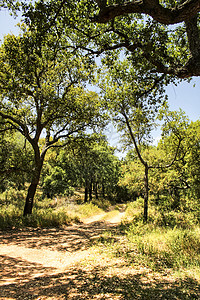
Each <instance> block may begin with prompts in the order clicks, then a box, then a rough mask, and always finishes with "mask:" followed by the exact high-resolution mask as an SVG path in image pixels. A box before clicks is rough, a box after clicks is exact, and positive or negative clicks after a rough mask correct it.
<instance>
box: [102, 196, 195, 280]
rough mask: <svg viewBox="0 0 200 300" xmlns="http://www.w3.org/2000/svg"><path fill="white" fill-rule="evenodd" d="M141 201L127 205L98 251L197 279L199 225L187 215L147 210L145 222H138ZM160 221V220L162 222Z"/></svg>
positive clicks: (139, 264)
mask: <svg viewBox="0 0 200 300" xmlns="http://www.w3.org/2000/svg"><path fill="white" fill-rule="evenodd" d="M142 207H143V203H142V200H141V199H138V201H135V202H132V203H129V204H128V205H127V209H126V215H125V219H124V221H123V222H122V223H121V225H120V226H119V227H118V238H117V239H116V233H114V234H113V233H112V232H106V233H105V234H104V235H103V236H102V237H101V238H100V239H99V241H98V246H99V250H100V251H102V250H103V251H104V252H105V251H107V253H108V255H111V257H112V256H115V257H120V258H124V259H125V261H126V264H128V265H130V266H131V265H132V266H134V267H136V266H138V267H139V266H140V267H141V266H144V267H146V268H150V269H152V270H153V271H159V272H166V271H167V270H169V271H170V270H171V271H173V272H179V273H181V274H182V275H183V273H185V274H186V276H188V274H192V273H193V275H192V276H193V277H196V278H198V280H200V226H199V223H198V219H195V218H194V216H193V218H192V214H191V212H183V211H179V212H169V213H165V216H163V213H160V212H159V211H158V210H156V208H155V207H153V208H151V210H150V211H149V222H148V223H147V224H143V222H142V219H143V218H142V212H143V210H142ZM163 218H165V219H164V221H163Z"/></svg>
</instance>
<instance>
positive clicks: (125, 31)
mask: <svg viewBox="0 0 200 300" xmlns="http://www.w3.org/2000/svg"><path fill="white" fill-rule="evenodd" d="M34 5H35V6H34ZM34 5H31V6H24V7H25V16H26V17H27V18H26V20H27V21H28V19H31V22H32V23H33V22H35V23H40V28H41V22H40V21H36V19H37V18H38V16H40V17H41V15H42V16H43V17H44V18H45V19H46V20H48V22H47V23H48V25H47V23H46V22H43V29H44V27H45V28H48V29H49V28H50V27H51V26H52V25H54V24H55V23H56V24H57V26H61V27H62V28H65V27H68V26H71V28H73V30H76V31H77V32H78V36H79V37H78V38H76V39H75V40H76V44H75V45H76V46H75V47H83V48H84V49H85V50H88V51H90V53H93V54H97V55H99V54H101V53H103V52H105V51H112V50H113V49H121V50H123V52H126V53H128V54H129V56H130V58H131V59H133V60H134V61H135V60H136V59H140V60H145V61H146V64H148V66H149V68H150V69H151V70H152V72H158V73H163V74H172V75H175V76H176V77H177V78H189V77H191V76H199V75H200V35H199V10H200V8H199V2H198V1H195V0H190V1H185V2H182V1H178V2H175V1H163V2H162V3H161V2H157V1H153V0H148V1H146V2H142V1H141V2H140V1H138V2H137V1H125V0H122V1H116V0H113V1H104V0H102V1H101V0H96V1H95V0H77V1H73V2H72V1H70V0H65V1H60V0H49V1H47V2H44V1H43V0H39V1H36V3H35V4H34ZM41 12H42V14H41ZM34 20H35V21H34ZM171 25H173V26H171Z"/></svg>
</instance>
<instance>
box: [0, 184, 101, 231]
mask: <svg viewBox="0 0 200 300" xmlns="http://www.w3.org/2000/svg"><path fill="white" fill-rule="evenodd" d="M25 197H26V193H25V191H17V190H15V189H10V190H7V191H5V192H4V193H2V194H0V229H2V230H6V229H10V228H19V227H24V226H30V227H58V226H63V225H69V224H71V223H77V222H80V220H81V219H84V218H88V217H90V216H93V215H95V214H99V213H102V212H103V210H102V209H101V208H99V207H98V206H97V205H95V204H93V203H85V204H81V205H78V204H77V203H76V202H73V201H71V200H70V199H69V198H66V197H60V198H54V199H48V198H45V199H42V198H41V195H40V194H37V195H36V197H35V203H34V207H33V212H32V214H31V215H28V216H26V217H23V208H24V203H25ZM105 205H107V202H106V203H104V202H103V201H101V206H105Z"/></svg>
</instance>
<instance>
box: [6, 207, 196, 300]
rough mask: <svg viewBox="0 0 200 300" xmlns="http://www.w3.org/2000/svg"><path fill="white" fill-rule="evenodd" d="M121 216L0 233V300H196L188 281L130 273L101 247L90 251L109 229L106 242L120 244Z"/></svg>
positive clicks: (143, 270)
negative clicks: (118, 229) (71, 224)
mask: <svg viewBox="0 0 200 300" xmlns="http://www.w3.org/2000/svg"><path fill="white" fill-rule="evenodd" d="M108 215H109V213H108ZM111 215H112V214H110V216H111ZM123 216H124V213H122V212H119V213H118V214H114V215H113V216H112V217H110V219H106V221H105V217H107V215H105V214H102V215H99V216H95V217H93V218H90V219H87V220H85V222H84V223H81V224H79V225H73V226H68V227H65V228H49V229H39V228H37V229H34V228H26V229H21V230H11V231H8V232H0V300H26V299H29V300H87V299H88V300H90V299H91V300H97V299H101V300H106V299H107V300H132V299H133V300H135V299H139V300H153V299H156V300H157V299H165V300H166V299H170V300H171V299H183V300H188V299H200V297H199V296H198V295H199V292H198V291H199V290H200V286H199V284H198V282H196V281H194V280H193V281H192V280H191V279H190V278H189V279H186V280H184V281H183V280H181V281H177V280H176V278H173V277H170V276H168V275H166V274H164V275H163V274H159V273H158V274H156V273H155V272H154V273H152V271H151V270H149V269H147V268H145V267H143V266H138V267H136V268H133V267H130V265H127V264H126V261H125V260H124V258H123V257H120V256H119V257H113V256H112V258H111V257H110V256H109V253H108V252H106V248H105V249H104V244H102V248H101V250H100V249H99V250H98V249H97V247H92V246H93V245H94V244H95V243H96V241H98V240H99V238H100V237H101V236H102V234H103V233H104V232H105V231H107V230H108V231H111V232H112V237H110V236H109V235H108V237H107V240H106V241H107V242H108V243H109V242H111V243H113V241H115V242H116V243H118V242H119V243H120V242H121V241H122V240H121V237H119V236H118V235H117V231H116V224H118V223H120V222H121V219H122V218H123ZM106 236H107V235H104V238H105V237H106ZM111 245H112V244H111ZM122 245H123V244H122Z"/></svg>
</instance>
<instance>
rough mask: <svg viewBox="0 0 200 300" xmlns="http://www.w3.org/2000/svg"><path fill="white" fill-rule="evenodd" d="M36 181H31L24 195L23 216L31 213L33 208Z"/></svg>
mask: <svg viewBox="0 0 200 300" xmlns="http://www.w3.org/2000/svg"><path fill="white" fill-rule="evenodd" d="M37 185H38V183H31V184H30V186H29V189H28V194H27V197H26V202H25V206H24V216H26V215H31V214H32V209H33V200H34V196H35V192H36V189H37Z"/></svg>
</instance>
